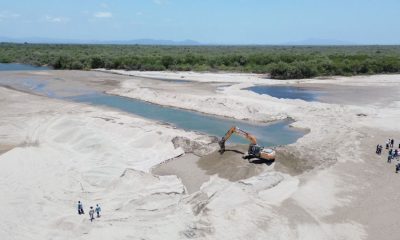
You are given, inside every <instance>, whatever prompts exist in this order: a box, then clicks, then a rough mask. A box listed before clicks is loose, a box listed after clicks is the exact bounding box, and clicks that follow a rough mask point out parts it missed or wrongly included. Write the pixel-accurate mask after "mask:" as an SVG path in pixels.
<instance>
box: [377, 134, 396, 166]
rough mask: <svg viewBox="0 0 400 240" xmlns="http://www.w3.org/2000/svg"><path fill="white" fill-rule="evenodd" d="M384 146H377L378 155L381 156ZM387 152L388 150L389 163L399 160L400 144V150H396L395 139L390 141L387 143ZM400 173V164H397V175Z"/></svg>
mask: <svg viewBox="0 0 400 240" xmlns="http://www.w3.org/2000/svg"><path fill="white" fill-rule="evenodd" d="M382 149H383V146H382V145H379V144H378V145H377V146H376V154H378V155H381V154H382ZM386 150H388V157H387V162H388V163H391V162H392V160H393V159H397V160H399V157H400V143H399V148H398V149H397V148H395V145H394V139H388V140H387V142H386ZM399 171H400V163H397V164H396V173H398V172H399Z"/></svg>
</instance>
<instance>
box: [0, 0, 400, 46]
mask: <svg viewBox="0 0 400 240" xmlns="http://www.w3.org/2000/svg"><path fill="white" fill-rule="evenodd" d="M399 10H400V0H113V1H111V0H108V1H107V0H104V1H103V0H64V1H61V0H12V1H10V0H0V36H1V37H9V38H22V39H27V38H33V37H40V38H53V39H79V40H98V41H110V40H132V39H143V38H146V39H147V38H148V39H165V40H173V41H182V40H186V39H190V40H195V41H198V42H201V43H211V44H285V43H294V42H301V41H304V40H307V39H331V40H338V41H343V42H346V43H353V44H400V12H399Z"/></svg>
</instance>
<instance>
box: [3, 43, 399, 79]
mask: <svg viewBox="0 0 400 240" xmlns="http://www.w3.org/2000/svg"><path fill="white" fill-rule="evenodd" d="M0 62H3V63H7V62H19V63H27V64H33V65H50V66H52V67H54V68H55V69H93V68H109V69H126V70H146V71H156V70H159V71H162V70H178V71H189V70H193V71H235V72H253V73H269V74H270V75H271V77H273V78H277V79H289V78H310V77H316V76H331V75H357V74H376V73H398V72H400V46H343V47H337V46H324V47H317V46H315V47H307V46H298V47H292V46H139V45H66V44H65V45H64V44H13V43H1V44H0Z"/></svg>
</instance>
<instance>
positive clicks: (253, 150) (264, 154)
mask: <svg viewBox="0 0 400 240" xmlns="http://www.w3.org/2000/svg"><path fill="white" fill-rule="evenodd" d="M234 133H235V134H237V135H239V136H241V137H244V138H246V139H247V140H248V141H249V142H250V145H249V150H248V153H247V155H245V156H243V158H246V159H251V158H258V159H261V160H275V151H274V150H273V149H269V148H264V147H261V146H259V145H258V144H257V139H256V137H254V136H253V135H251V134H250V133H248V132H245V131H243V130H242V129H240V128H238V127H236V126H233V127H231V128H230V129H229V130H228V132H226V134H225V136H224V137H222V139H221V140H220V141H219V142H218V143H219V146H220V150H219V151H220V153H221V154H222V153H224V152H225V142H226V141H228V139H229V138H230V137H231V136H232V134H234Z"/></svg>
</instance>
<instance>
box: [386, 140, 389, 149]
mask: <svg viewBox="0 0 400 240" xmlns="http://www.w3.org/2000/svg"><path fill="white" fill-rule="evenodd" d="M386 149H389V141H388V142H387V143H386Z"/></svg>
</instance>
